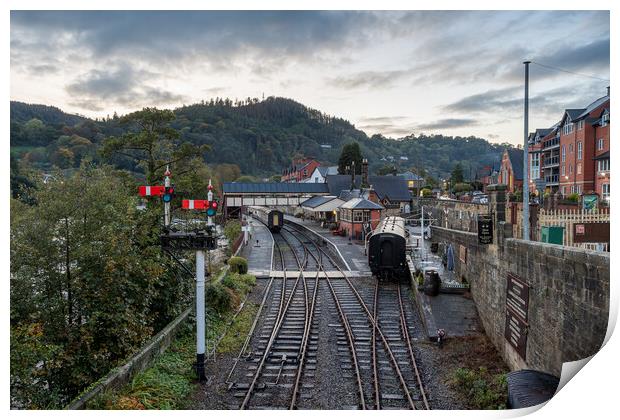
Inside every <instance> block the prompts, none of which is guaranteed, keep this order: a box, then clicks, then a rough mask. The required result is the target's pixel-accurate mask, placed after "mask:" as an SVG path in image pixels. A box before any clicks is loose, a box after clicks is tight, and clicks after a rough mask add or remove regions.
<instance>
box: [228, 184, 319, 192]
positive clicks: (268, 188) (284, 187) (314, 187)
mask: <svg viewBox="0 0 620 420" xmlns="http://www.w3.org/2000/svg"><path fill="white" fill-rule="evenodd" d="M223 190H224V194H232V193H245V194H264V193H272V194H287V193H288V194H297V193H327V192H329V189H328V187H327V184H324V183H322V182H317V183H313V182H257V183H251V182H225V183H224V188H223Z"/></svg>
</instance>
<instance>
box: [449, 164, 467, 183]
mask: <svg viewBox="0 0 620 420" xmlns="http://www.w3.org/2000/svg"><path fill="white" fill-rule="evenodd" d="M450 179H451V180H452V182H453V183H455V184H459V183H462V182H463V180H464V177H463V167H462V166H461V164H460V163H457V164H456V165H455V166H454V169H453V170H452V174H451V175H450Z"/></svg>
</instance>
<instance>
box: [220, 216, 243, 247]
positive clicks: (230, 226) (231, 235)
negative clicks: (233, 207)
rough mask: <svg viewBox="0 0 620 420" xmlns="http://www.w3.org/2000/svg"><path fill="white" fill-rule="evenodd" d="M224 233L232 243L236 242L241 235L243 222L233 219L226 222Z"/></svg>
mask: <svg viewBox="0 0 620 420" xmlns="http://www.w3.org/2000/svg"><path fill="white" fill-rule="evenodd" d="M224 235H225V236H226V239H228V242H229V243H230V244H232V243H233V242H235V241H236V240H237V238H238V237H239V235H241V223H240V222H239V220H236V219H231V220H229V221H228V222H226V226H224Z"/></svg>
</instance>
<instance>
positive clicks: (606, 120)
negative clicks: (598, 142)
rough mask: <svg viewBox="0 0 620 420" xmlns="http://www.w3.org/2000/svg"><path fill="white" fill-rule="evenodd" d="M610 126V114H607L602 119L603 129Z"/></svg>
mask: <svg viewBox="0 0 620 420" xmlns="http://www.w3.org/2000/svg"><path fill="white" fill-rule="evenodd" d="M607 124H609V112H606V113H604V114H603V116H602V117H601V127H606V126H607Z"/></svg>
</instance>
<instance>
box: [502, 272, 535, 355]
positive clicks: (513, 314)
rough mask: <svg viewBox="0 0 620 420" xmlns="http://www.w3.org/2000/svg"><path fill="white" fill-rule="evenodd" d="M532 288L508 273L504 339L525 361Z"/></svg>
mask: <svg viewBox="0 0 620 420" xmlns="http://www.w3.org/2000/svg"><path fill="white" fill-rule="evenodd" d="M529 298H530V288H529V286H528V285H527V283H525V282H524V281H523V280H522V279H521V278H519V277H518V276H516V275H515V274H513V273H508V275H507V283H506V328H505V331H504V337H505V338H506V340H508V342H509V343H510V345H512V346H513V347H514V348H515V350H517V353H519V355H521V357H523V358H524V359H525V351H526V348H527V327H528V324H527V318H528V308H529Z"/></svg>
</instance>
